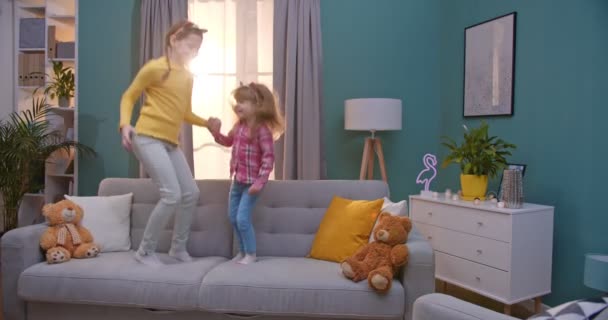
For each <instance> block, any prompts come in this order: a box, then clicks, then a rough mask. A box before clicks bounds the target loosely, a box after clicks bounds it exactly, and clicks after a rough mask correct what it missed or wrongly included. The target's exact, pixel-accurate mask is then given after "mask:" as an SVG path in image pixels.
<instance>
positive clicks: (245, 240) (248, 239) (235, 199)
mask: <svg viewBox="0 0 608 320" xmlns="http://www.w3.org/2000/svg"><path fill="white" fill-rule="evenodd" d="M249 187H251V185H250V184H244V183H240V182H237V181H233V182H232V186H231V187H230V203H229V206H228V217H229V218H230V223H231V224H232V227H233V228H234V232H235V233H236V236H237V239H238V241H239V248H240V250H241V252H243V253H246V254H254V253H255V251H256V247H255V232H254V230H253V224H252V223H251V214H252V212H253V208H254V207H255V203H256V202H257V201H258V196H257V195H255V196H252V195H250V194H249Z"/></svg>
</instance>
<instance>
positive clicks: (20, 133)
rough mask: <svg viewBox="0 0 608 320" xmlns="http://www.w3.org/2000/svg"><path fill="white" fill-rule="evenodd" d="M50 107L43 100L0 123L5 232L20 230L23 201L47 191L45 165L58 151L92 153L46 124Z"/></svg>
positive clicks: (0, 171) (0, 192) (1, 182)
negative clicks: (28, 195) (19, 220)
mask: <svg viewBox="0 0 608 320" xmlns="http://www.w3.org/2000/svg"><path fill="white" fill-rule="evenodd" d="M50 111H51V107H50V105H49V104H47V103H46V99H45V98H44V97H41V98H34V99H33V100H32V108H31V110H25V111H22V112H21V113H17V112H13V113H12V114H11V115H10V116H9V117H8V118H7V119H6V120H4V121H1V122H0V195H1V196H2V199H3V202H4V208H3V212H2V213H3V218H4V229H3V231H4V232H7V231H9V230H11V229H14V228H16V227H17V224H18V221H17V219H18V210H19V205H20V204H21V199H22V198H23V196H24V195H25V194H26V193H28V192H34V193H36V192H39V191H40V190H41V189H42V188H43V187H44V170H45V163H46V161H47V159H48V158H49V156H50V155H51V154H53V153H54V152H55V151H58V150H66V151H69V150H70V148H75V150H77V151H79V152H82V153H83V154H84V155H92V154H93V155H94V154H95V152H94V151H93V149H91V148H89V147H87V146H85V145H83V144H81V143H78V142H76V141H71V140H65V139H64V138H63V137H62V135H61V133H60V132H59V131H56V130H54V129H53V128H52V126H51V124H50V123H49V122H48V121H47V120H46V115H48V114H49V112H50Z"/></svg>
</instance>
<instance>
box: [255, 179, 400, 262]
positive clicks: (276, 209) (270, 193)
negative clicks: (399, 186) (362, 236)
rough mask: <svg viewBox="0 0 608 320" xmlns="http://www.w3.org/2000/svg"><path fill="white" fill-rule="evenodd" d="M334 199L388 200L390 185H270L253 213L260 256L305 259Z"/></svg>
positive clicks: (336, 182) (332, 182)
mask: <svg viewBox="0 0 608 320" xmlns="http://www.w3.org/2000/svg"><path fill="white" fill-rule="evenodd" d="M334 196H339V197H342V198H347V199H358V200H375V199H378V198H383V197H385V196H388V185H387V184H386V183H385V182H383V181H378V180H354V181H353V180H318V181H306V180H284V181H269V182H268V183H267V184H266V186H265V187H264V190H263V191H262V193H261V194H260V198H259V200H258V203H257V205H256V207H255V209H254V211H253V225H254V227H255V232H256V239H257V254H258V256H274V257H306V256H307V255H308V254H309V253H310V249H311V248H312V243H313V240H314V238H315V234H316V233H317V230H318V229H319V225H320V224H321V220H322V219H323V216H324V215H325V212H326V211H327V208H328V207H329V204H330V203H331V200H332V199H333V197H334ZM366 241H367V240H366Z"/></svg>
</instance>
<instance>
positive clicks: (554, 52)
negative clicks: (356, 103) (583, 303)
mask: <svg viewBox="0 0 608 320" xmlns="http://www.w3.org/2000/svg"><path fill="white" fill-rule="evenodd" d="M513 11H516V12H517V30H516V32H517V35H516V37H517V38H516V58H515V60H516V72H515V115H514V116H513V117H507V118H493V119H490V120H489V121H488V123H489V124H490V133H491V134H493V135H498V136H500V137H502V138H504V139H505V140H507V141H509V142H512V143H515V144H516V145H517V146H518V148H517V150H516V151H515V152H514V154H513V157H512V158H511V161H512V162H514V163H525V164H527V165H528V168H527V171H526V176H525V179H524V189H525V190H524V191H525V195H526V201H528V202H534V203H542V204H548V205H552V206H555V223H554V228H555V230H554V248H553V261H554V263H553V270H552V271H553V286H552V290H553V293H552V294H551V295H549V296H548V297H546V298H545V299H544V300H543V302H544V303H546V304H549V305H555V304H557V303H560V302H563V301H567V300H572V299H575V298H580V297H583V296H591V295H594V294H597V292H594V291H592V290H590V289H587V288H586V287H585V286H584V285H583V261H584V254H585V253H586V252H603V253H608V238H607V236H606V230H607V226H608V211H607V210H606V206H605V204H604V203H603V202H602V201H603V199H604V197H605V195H604V192H606V191H608V189H607V188H606V187H605V183H606V181H608V171H607V170H606V167H605V164H604V161H605V159H607V158H608V151H607V147H608V144H607V143H606V137H607V135H606V128H607V127H606V123H605V121H606V119H608V105H607V103H606V101H608V59H606V57H608V1H605V0H584V1H578V0H535V1H526V0H518V1H504V0H460V1H442V3H441V15H440V19H441V56H440V65H441V76H440V79H441V85H440V89H441V90H440V94H441V134H442V135H448V136H451V137H454V138H460V140H459V141H461V140H462V127H461V125H462V123H466V124H471V125H477V124H478V123H479V121H478V120H469V119H467V120H466V121H465V120H464V119H463V118H462V91H463V89H462V87H463V82H462V79H463V69H464V66H463V59H464V53H463V52H464V45H463V41H464V38H463V36H464V28H465V27H467V26H470V25H473V24H476V23H479V22H481V21H485V20H488V19H491V18H493V17H496V16H500V15H503V14H506V13H510V12H513ZM442 152H443V150H442ZM457 174H458V172H457V168H456V167H455V166H454V167H453V168H450V169H449V170H447V169H446V170H443V171H440V175H439V185H440V186H441V188H445V187H448V186H449V187H451V188H452V189H453V190H457V189H459V187H458V177H457ZM496 184H497V183H496V182H495V184H494V185H496ZM540 232H542V230H541V231H540Z"/></svg>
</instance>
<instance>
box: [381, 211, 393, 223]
mask: <svg viewBox="0 0 608 320" xmlns="http://www.w3.org/2000/svg"><path fill="white" fill-rule="evenodd" d="M390 216H391V214H390V213H388V212H380V215H379V216H378V221H380V220H382V219H383V218H386V217H390Z"/></svg>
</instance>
